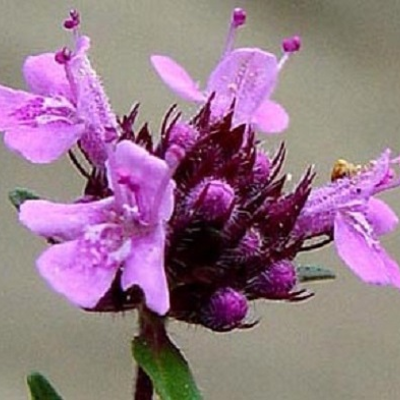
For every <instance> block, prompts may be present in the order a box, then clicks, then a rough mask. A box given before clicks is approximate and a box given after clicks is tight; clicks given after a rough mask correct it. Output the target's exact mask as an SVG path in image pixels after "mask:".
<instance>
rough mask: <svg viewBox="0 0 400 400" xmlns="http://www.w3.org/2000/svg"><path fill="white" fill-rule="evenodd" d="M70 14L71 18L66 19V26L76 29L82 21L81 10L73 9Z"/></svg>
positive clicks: (69, 28)
mask: <svg viewBox="0 0 400 400" xmlns="http://www.w3.org/2000/svg"><path fill="white" fill-rule="evenodd" d="M69 16H70V18H69V19H66V20H65V21H64V24H63V26H64V28H65V29H68V30H72V29H76V28H77V27H78V26H79V24H80V22H81V20H80V16H79V12H78V11H77V10H71V11H70V12H69Z"/></svg>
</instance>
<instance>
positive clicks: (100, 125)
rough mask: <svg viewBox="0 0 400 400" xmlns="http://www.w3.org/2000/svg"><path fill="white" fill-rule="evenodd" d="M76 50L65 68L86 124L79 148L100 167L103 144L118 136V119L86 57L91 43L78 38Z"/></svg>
mask: <svg viewBox="0 0 400 400" xmlns="http://www.w3.org/2000/svg"><path fill="white" fill-rule="evenodd" d="M76 46H77V51H76V53H75V54H74V56H73V57H72V58H71V60H70V61H69V62H68V68H69V72H70V75H71V80H72V81H73V82H74V87H75V91H76V93H75V95H76V108H77V114H78V115H79V118H80V119H81V120H82V121H84V123H85V130H84V132H83V134H82V138H81V141H80V146H81V148H82V149H83V151H84V152H85V154H86V156H87V157H88V159H89V160H90V162H91V163H93V164H95V165H98V166H103V165H104V163H105V161H106V159H107V149H106V143H110V142H112V141H114V140H115V139H116V138H117V136H118V134H117V119H116V116H115V114H114V113H113V111H112V109H111V106H110V103H109V101H108V98H107V95H106V93H105V91H104V89H103V86H102V84H101V81H100V79H99V77H98V76H97V74H96V71H95V70H94V69H93V67H92V65H91V64H90V61H89V58H88V56H87V52H88V50H89V47H90V39H89V38H88V37H87V36H81V37H79V39H78V41H77V44H76Z"/></svg>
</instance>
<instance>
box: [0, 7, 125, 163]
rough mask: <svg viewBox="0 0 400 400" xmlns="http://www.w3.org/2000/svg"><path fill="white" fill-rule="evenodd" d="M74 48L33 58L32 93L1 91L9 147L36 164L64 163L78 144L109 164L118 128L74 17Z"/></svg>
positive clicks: (28, 76) (0, 125)
mask: <svg viewBox="0 0 400 400" xmlns="http://www.w3.org/2000/svg"><path fill="white" fill-rule="evenodd" d="M64 27H66V28H67V29H72V30H73V32H74V38H75V49H74V50H72V51H71V50H68V49H67V48H64V49H62V50H60V51H58V52H56V53H44V54H40V55H36V56H30V57H28V58H27V59H26V60H25V63H24V66H23V73H24V78H25V80H26V83H27V85H28V88H29V91H22V90H15V89H11V88H8V87H5V86H0V130H3V131H5V136H4V140H5V143H6V145H7V146H8V147H9V148H10V149H12V150H14V151H17V152H19V153H21V154H22V155H23V156H24V157H25V158H27V159H28V160H30V161H32V162H34V163H48V162H51V161H54V160H55V159H57V158H59V157H60V156H61V155H62V154H64V153H65V152H66V151H68V150H69V149H70V148H71V147H72V146H73V145H74V144H75V143H77V142H79V145H80V147H81V149H82V150H83V151H84V153H85V154H86V156H87V158H88V160H89V161H90V162H91V163H92V164H95V165H101V164H104V162H105V160H106V158H107V155H106V154H107V152H106V146H107V143H108V142H110V141H111V140H113V139H115V138H116V135H117V130H116V129H117V124H116V119H115V116H114V114H113V113H112V111H111V108H110V106H109V103H108V100H107V97H106V95H105V93H104V91H103V88H102V86H101V83H100V80H99V78H98V77H97V75H96V73H95V71H94V70H93V68H92V67H91V64H90V62H89V59H88V56H87V53H88V51H89V47H90V40H89V38H88V37H87V36H80V35H79V34H78V27H79V14H78V13H77V12H76V11H72V12H71V18H70V19H69V20H67V21H65V23H64Z"/></svg>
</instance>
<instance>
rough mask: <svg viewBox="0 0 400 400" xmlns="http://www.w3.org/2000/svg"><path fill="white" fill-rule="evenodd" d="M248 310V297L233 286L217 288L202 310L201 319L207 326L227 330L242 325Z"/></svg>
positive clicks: (216, 329)
mask: <svg viewBox="0 0 400 400" xmlns="http://www.w3.org/2000/svg"><path fill="white" fill-rule="evenodd" d="M247 310H248V305H247V299H246V297H245V296H244V295H243V294H242V293H239V292H237V291H236V290H234V289H232V288H222V289H219V290H217V291H216V292H215V293H214V294H213V295H212V296H211V297H210V299H209V303H208V304H207V306H205V307H204V308H203V310H202V316H201V321H202V324H203V325H204V326H206V327H207V328H209V329H211V330H213V331H217V332H227V331H230V330H232V329H234V328H237V327H240V326H241V325H242V321H243V319H244V318H245V317H246V314H247Z"/></svg>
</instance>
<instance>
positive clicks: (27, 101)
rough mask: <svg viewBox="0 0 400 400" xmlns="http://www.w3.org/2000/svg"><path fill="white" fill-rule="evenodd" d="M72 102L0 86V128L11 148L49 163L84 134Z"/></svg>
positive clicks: (33, 158) (29, 157)
mask: <svg viewBox="0 0 400 400" xmlns="http://www.w3.org/2000/svg"><path fill="white" fill-rule="evenodd" d="M82 129H83V127H82V125H81V124H80V123H79V121H77V119H76V115H75V110H74V108H73V106H72V104H71V103H70V102H69V101H68V100H67V99H63V98H51V97H42V96H38V95H32V94H30V93H27V92H24V91H20V90H13V89H9V88H6V87H4V86H0V130H3V131H5V142H6V145H7V146H8V147H10V148H11V149H12V150H14V151H17V152H19V153H21V154H22V155H23V156H24V157H25V158H27V159H28V160H29V161H32V162H35V163H48V162H51V161H53V160H55V159H57V158H58V157H60V156H61V155H62V154H63V153H64V152H66V151H67V150H68V149H69V148H71V147H72V146H73V145H74V144H75V143H76V141H77V140H78V139H79V137H80V135H81V133H82Z"/></svg>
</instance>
